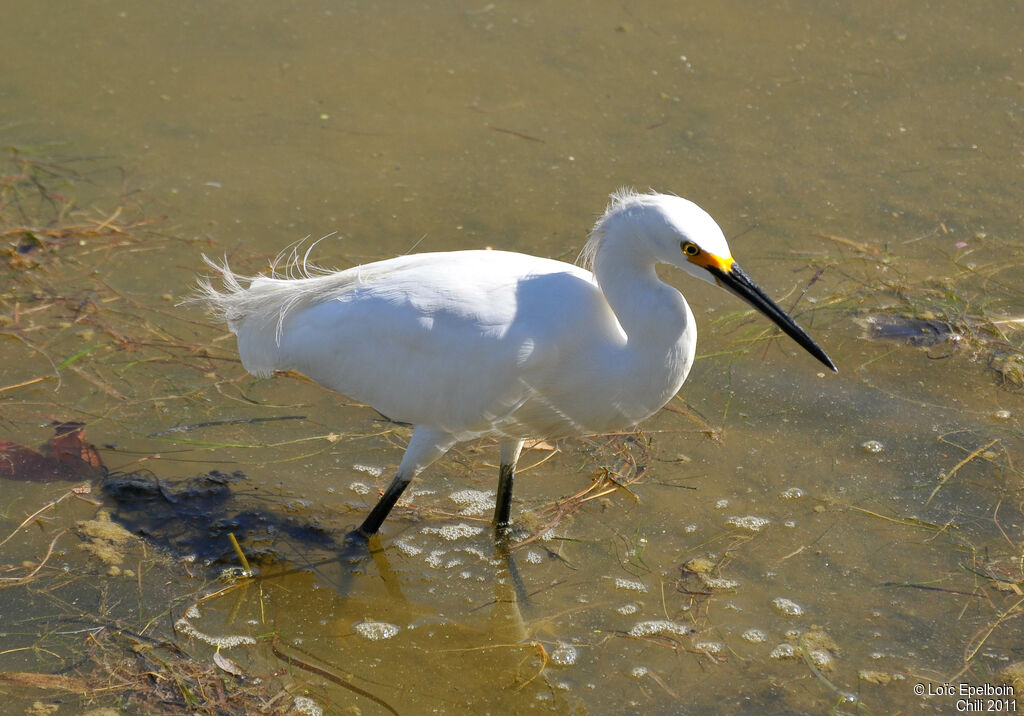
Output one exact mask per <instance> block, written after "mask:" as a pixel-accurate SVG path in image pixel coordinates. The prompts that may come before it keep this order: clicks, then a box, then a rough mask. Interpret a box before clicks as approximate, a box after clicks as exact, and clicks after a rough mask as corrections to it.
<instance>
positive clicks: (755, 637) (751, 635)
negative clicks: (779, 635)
mask: <svg viewBox="0 0 1024 716" xmlns="http://www.w3.org/2000/svg"><path fill="white" fill-rule="evenodd" d="M741 636H742V637H743V638H744V639H746V640H747V641H749V642H750V643H751V644H760V643H762V642H764V641H765V640H767V639H768V635H767V634H765V633H764V632H763V631H761V630H760V629H747V630H746V631H745V632H743V634H742V635H741Z"/></svg>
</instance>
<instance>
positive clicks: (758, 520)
mask: <svg viewBox="0 0 1024 716" xmlns="http://www.w3.org/2000/svg"><path fill="white" fill-rule="evenodd" d="M726 522H727V523H728V524H730V525H732V526H733V527H739V528H740V529H744V530H747V531H748V532H760V531H761V530H763V529H764V528H765V527H766V526H767V525H769V524H771V520H769V519H768V518H767V517H757V516H756V515H746V516H744V517H730V518H728V519H727V520H726Z"/></svg>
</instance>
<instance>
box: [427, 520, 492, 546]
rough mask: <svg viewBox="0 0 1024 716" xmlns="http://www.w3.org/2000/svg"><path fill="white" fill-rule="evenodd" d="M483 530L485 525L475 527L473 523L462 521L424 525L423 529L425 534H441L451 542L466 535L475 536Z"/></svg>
mask: <svg viewBox="0 0 1024 716" xmlns="http://www.w3.org/2000/svg"><path fill="white" fill-rule="evenodd" d="M483 531H484V528H483V527H473V526H472V525H467V524H466V523H464V522H460V523H459V524H457V525H443V526H441V527H424V528H423V530H422V532H423V533H424V534H430V535H439V536H440V537H441V538H442V539H446V540H448V541H449V542H454V541H455V540H457V539H463V538H465V537H475V536H477V535H478V534H480V533H481V532H483Z"/></svg>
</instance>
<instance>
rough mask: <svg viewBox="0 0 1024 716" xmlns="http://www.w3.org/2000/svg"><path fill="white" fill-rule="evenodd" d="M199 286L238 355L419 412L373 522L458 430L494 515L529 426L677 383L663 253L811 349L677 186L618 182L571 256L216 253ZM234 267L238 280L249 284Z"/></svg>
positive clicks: (621, 422) (683, 371)
mask: <svg viewBox="0 0 1024 716" xmlns="http://www.w3.org/2000/svg"><path fill="white" fill-rule="evenodd" d="M207 262H208V263H209V264H210V265H211V267H213V268H214V269H216V270H217V271H218V272H219V273H220V274H221V277H222V279H223V282H224V287H225V288H224V290H223V291H219V290H217V289H216V288H214V287H213V286H211V284H210V283H209V281H207V280H201V281H200V295H199V296H198V300H201V301H204V302H206V303H207V304H208V305H209V306H210V307H211V308H212V309H213V311H214V312H215V313H217V314H219V315H220V316H221V317H222V318H223V319H226V321H227V324H228V327H229V328H230V329H231V331H233V332H234V333H235V334H236V335H237V337H238V351H239V354H240V355H241V358H242V364H243V365H244V366H245V368H246V370H248V371H249V372H250V373H252V374H254V375H257V376H269V375H270V374H272V373H273V372H274V371H278V370H289V369H291V370H297V371H299V372H301V373H304V374H305V375H307V376H309V377H310V378H312V379H313V380H314V381H316V382H317V383H320V384H321V385H324V386H327V387H328V388H331V389H333V390H336V391H338V392H340V393H344V394H346V395H349V396H351V397H353V398H355V399H357V400H360V401H363V402H366V403H368V404H369V405H371V406H373V407H374V408H376V409H377V410H378V411H379V412H380V413H381V414H383V415H385V416H387V417H389V418H392V419H394V420H398V421H402V422H407V423H411V424H412V425H414V426H415V427H414V429H413V433H412V438H411V439H410V441H409V446H408V447H407V448H406V450H405V455H404V456H403V457H402V461H401V464H400V465H399V467H398V472H397V473H396V475H395V477H394V479H393V480H392V481H391V483H390V485H388V488H387V490H385V492H384V494H383V496H382V497H381V498H380V500H379V501H378V502H377V504H376V506H375V507H374V508H373V510H372V511H371V512H370V514H369V516H368V517H367V518H366V520H365V521H364V522H363V523H362V525H361V526H360V527H359V532H360V533H361V534H363V535H364V536H365V535H371V534H373V533H375V532H377V530H378V529H379V528H380V526H381V523H383V521H384V519H385V517H387V515H388V513H389V512H390V511H391V508H392V507H393V506H394V504H395V502H397V501H398V498H399V496H400V495H401V494H402V491H403V490H405V488H406V486H408V484H409V482H410V481H411V480H412V478H413V477H415V476H416V475H417V474H419V473H420V472H421V471H422V470H423V469H424V468H425V467H427V466H428V465H430V464H431V463H432V462H434V461H435V460H437V459H438V458H439V457H441V456H442V455H444V454H445V452H447V451H448V449H449V448H451V447H452V446H453V445H455V444H456V443H458V442H461V441H464V440H470V439H472V438H477V437H481V436H484V435H495V436H497V437H498V438H499V457H500V460H499V463H500V467H499V477H498V492H497V499H496V505H495V510H494V524H495V527H496V529H498V530H499V531H500V530H501V529H502V528H503V527H505V526H507V525H508V522H509V512H510V508H511V501H512V482H513V478H514V476H515V469H516V461H517V460H518V458H519V453H520V451H521V450H522V447H523V441H524V439H529V438H546V439H553V438H561V437H567V436H571V435H587V434H597V433H603V432H609V431H613V430H622V429H624V428H631V427H633V426H634V425H636V424H637V423H639V422H640V421H641V420H643V419H645V418H647V417H650V416H651V415H653V414H654V413H655V412H657V411H658V410H659V409H660V408H661V407H662V406H664V405H665V404H666V403H667V402H668V401H669V400H670V399H671V398H672V396H674V395H675V394H676V392H677V391H678V390H679V388H680V387H681V386H682V384H683V381H684V380H686V375H687V373H688V372H689V371H690V365H691V364H692V363H693V356H694V351H695V348H696V342H697V327H696V325H695V323H694V318H693V313H692V312H691V311H690V307H689V306H688V305H687V303H686V300H685V299H684V298H683V296H682V294H680V293H679V291H677V290H676V289H674V288H672V287H671V286H669V285H668V284H666V283H664V282H663V281H661V279H659V278H658V275H657V273H656V272H655V265H656V264H659V263H666V264H671V265H672V266H676V267H678V268H681V269H683V270H684V271H686V272H687V273H689V274H692V275H694V276H697V277H698V278H702V279H705V280H707V281H710V282H712V283H716V284H718V285H719V286H721V287H723V288H725V289H727V290H729V291H731V292H732V293H734V294H736V295H737V296H739V297H740V298H742V299H743V300H745V301H747V302H748V303H749V304H750V305H752V306H753V307H754V308H756V309H758V310H759V311H761V312H762V313H764V314H765V315H766V316H768V318H770V319H771V320H772V321H774V322H775V324H776V325H777V326H778V327H779V328H781V329H782V330H783V331H784V332H785V333H786V334H788V335H789V336H790V337H791V338H793V339H794V340H795V341H796V342H797V343H799V344H800V345H801V346H803V347H804V348H805V349H806V350H807V351H808V352H810V354H811V355H813V356H814V357H815V358H817V359H818V360H819V361H821V362H822V363H824V364H825V365H826V366H828V367H829V368H830V369H832V370H836V367H835V365H833V363H832V361H831V360H830V359H829V357H828V356H827V355H826V354H825V351H823V350H822V349H821V348H820V347H819V346H818V344H817V343H815V342H814V340H813V339H812V338H811V337H810V336H809V335H807V333H806V332H805V331H804V330H803V329H802V328H800V326H798V325H797V324H796V322H795V321H794V320H793V319H792V318H790V317H789V316H788V315H787V314H786V312H785V311H783V310H782V309H781V308H779V306H778V305H776V303H775V302H774V301H772V300H771V299H770V298H769V297H768V296H767V295H766V294H765V293H764V291H762V290H761V289H760V288H759V287H758V286H757V285H756V284H755V283H754V282H753V281H752V280H751V279H750V278H749V277H748V276H747V274H746V273H744V272H743V271H742V270H741V269H740V267H739V266H738V265H737V264H736V263H735V262H734V261H733V258H732V254H731V253H730V251H729V246H728V244H727V243H726V240H725V236H724V235H723V234H722V230H721V229H720V228H719V227H718V224H716V223H715V221H714V219H712V218H711V216H709V215H708V214H707V213H706V212H705V211H704V210H703V209H701V208H700V207H698V206H697V205H696V204H694V203H692V202H690V201H687V200H685V199H682V198H680V197H677V196H668V195H664V194H653V193H652V194H637V193H635V192H632V191H626V190H623V191H620V192H617V193H615V194H613V195H612V197H611V202H610V203H609V205H608V207H607V209H606V210H605V212H604V215H603V216H601V218H600V219H599V220H598V221H597V224H596V225H595V226H594V229H593V231H592V232H591V234H590V238H589V240H588V241H587V244H586V246H585V247H584V249H583V251H582V253H581V254H580V261H579V263H580V264H581V266H575V265H572V264H568V263H565V262H562V261H555V260H551V259H542V258H537V257H535V256H528V255H525V254H519V253H510V252H506V251H485V250H481V251H452V252H438V253H423V254H412V255H406V256H399V257H397V258H392V259H387V260H384V261H377V262H374V263H370V264H365V265H362V266H356V267H354V268H351V269H348V270H346V271H338V272H327V271H324V270H322V269H318V268H316V267H309V266H307V265H306V263H305V260H303V261H301V262H296V264H297V265H293V266H292V267H291V269H290V270H289V272H288V275H287V276H285V277H279V276H277V275H276V273H275V274H273V275H271V276H270V277H267V276H257V277H255V278H249V279H245V278H242V277H239V276H238V275H236V274H235V273H233V272H232V271H231V269H230V268H229V267H228V265H227V263H226V262H225V263H224V264H222V265H218V264H216V263H214V262H212V261H210V260H209V259H207ZM240 279H241V280H242V281H247V285H243V284H242V282H240Z"/></svg>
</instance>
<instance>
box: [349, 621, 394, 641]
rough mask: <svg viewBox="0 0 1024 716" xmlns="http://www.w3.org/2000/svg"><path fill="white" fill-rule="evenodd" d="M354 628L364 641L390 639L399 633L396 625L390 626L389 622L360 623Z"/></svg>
mask: <svg viewBox="0 0 1024 716" xmlns="http://www.w3.org/2000/svg"><path fill="white" fill-rule="evenodd" d="M353 628H354V629H355V631H356V634H358V635H359V636H361V637H363V638H364V639H368V640H369V641H381V640H382V639H390V638H391V637H393V636H394V635H395V634H397V633H398V631H399V628H398V627H397V626H396V625H394V624H388V623H387V622H375V621H372V620H367V621H365V622H359V623H358V624H356V625H355V626H354V627H353Z"/></svg>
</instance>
